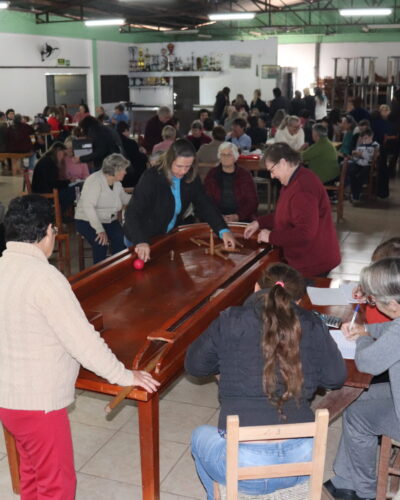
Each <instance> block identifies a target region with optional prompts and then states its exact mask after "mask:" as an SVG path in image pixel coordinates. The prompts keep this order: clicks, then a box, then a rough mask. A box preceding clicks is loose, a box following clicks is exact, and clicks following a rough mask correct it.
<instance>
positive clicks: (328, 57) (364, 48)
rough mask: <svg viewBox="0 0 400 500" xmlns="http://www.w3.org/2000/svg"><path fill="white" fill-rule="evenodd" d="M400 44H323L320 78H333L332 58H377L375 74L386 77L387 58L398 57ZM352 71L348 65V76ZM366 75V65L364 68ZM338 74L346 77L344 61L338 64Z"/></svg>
mask: <svg viewBox="0 0 400 500" xmlns="http://www.w3.org/2000/svg"><path fill="white" fill-rule="evenodd" d="M399 53H400V42H378V43H324V44H322V47H321V70H320V74H321V76H322V77H325V76H333V69H334V66H333V59H332V58H333V57H341V58H345V57H359V56H370V57H377V58H378V59H376V61H375V72H376V73H378V75H380V76H384V77H386V75H387V57H388V56H395V55H397V56H398V55H399ZM352 71H353V69H352V64H350V75H352V74H353V73H352ZM366 72H367V74H368V65H367V66H366ZM338 74H339V75H340V76H345V75H346V61H344V59H342V60H340V61H339V62H338Z"/></svg>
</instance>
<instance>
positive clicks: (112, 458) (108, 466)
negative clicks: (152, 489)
mask: <svg viewBox="0 0 400 500" xmlns="http://www.w3.org/2000/svg"><path fill="white" fill-rule="evenodd" d="M187 448H188V447H187V445H184V444H180V443H174V442H172V441H161V444H160V476H161V480H162V479H164V478H165V477H166V475H167V474H168V472H169V471H170V470H171V469H172V468H173V467H174V465H175V464H176V462H177V461H178V460H179V458H180V457H181V456H182V454H183V453H184V452H185V451H186V450H187ZM81 472H84V473H87V474H91V475H94V476H99V477H103V478H105V479H114V480H117V481H121V482H123V483H129V484H136V485H140V484H141V475H140V449H139V437H138V436H137V435H133V434H128V433H127V432H121V431H120V432H118V433H117V434H115V436H113V438H112V439H111V440H110V441H109V442H108V443H107V444H106V445H105V446H103V448H102V449H101V450H100V451H99V452H98V453H96V455H94V457H93V458H91V459H90V460H89V462H88V463H87V464H86V465H85V466H84V467H83V468H82V469H81Z"/></svg>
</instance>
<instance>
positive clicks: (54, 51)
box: [40, 41, 60, 62]
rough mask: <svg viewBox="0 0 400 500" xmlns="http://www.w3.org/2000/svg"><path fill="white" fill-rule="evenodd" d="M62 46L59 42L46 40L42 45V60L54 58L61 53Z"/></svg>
mask: <svg viewBox="0 0 400 500" xmlns="http://www.w3.org/2000/svg"><path fill="white" fill-rule="evenodd" d="M59 51H60V47H59V45H58V43H57V42H53V41H52V42H45V43H44V44H43V45H42V46H41V47H40V57H41V58H42V62H43V61H45V60H46V59H54V58H55V57H57V55H58V54H59Z"/></svg>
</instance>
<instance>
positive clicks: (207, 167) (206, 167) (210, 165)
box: [197, 162, 218, 182]
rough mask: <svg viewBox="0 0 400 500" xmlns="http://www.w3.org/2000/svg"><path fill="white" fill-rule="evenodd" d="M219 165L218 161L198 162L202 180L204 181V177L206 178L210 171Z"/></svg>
mask: <svg viewBox="0 0 400 500" xmlns="http://www.w3.org/2000/svg"><path fill="white" fill-rule="evenodd" d="M217 165H218V162H215V163H212V162H211V163H205V162H201V163H200V162H199V163H198V164H197V168H198V169H199V177H200V180H201V182H204V179H205V178H206V176H207V174H208V172H209V171H210V170H211V169H212V168H214V167H216V166H217Z"/></svg>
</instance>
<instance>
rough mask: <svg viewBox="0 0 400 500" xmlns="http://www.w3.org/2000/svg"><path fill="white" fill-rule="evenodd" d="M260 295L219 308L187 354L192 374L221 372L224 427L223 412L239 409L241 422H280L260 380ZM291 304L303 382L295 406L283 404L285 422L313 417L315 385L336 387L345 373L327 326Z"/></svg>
mask: <svg viewBox="0 0 400 500" xmlns="http://www.w3.org/2000/svg"><path fill="white" fill-rule="evenodd" d="M261 295H262V293H261V294H260V293H258V294H253V295H252V296H251V297H250V300H249V299H248V300H247V301H246V303H245V305H244V306H242V307H231V308H229V309H227V310H225V311H223V312H222V313H221V314H220V316H219V317H218V318H217V319H216V320H215V321H213V323H211V325H210V326H209V327H208V329H207V330H206V331H205V332H204V333H203V334H202V335H201V336H200V337H199V338H198V339H197V340H195V342H193V344H192V345H191V346H190V347H189V350H188V352H187V354H186V359H185V369H186V371H187V372H188V373H190V374H191V375H194V376H197V377H201V376H206V375H211V374H220V375H221V377H220V380H219V398H220V403H221V412H220V415H219V423H218V426H219V428H220V429H225V428H226V417H227V415H239V418H240V424H241V425H243V426H251V425H274V424H279V423H282V422H281V421H280V419H279V414H278V411H277V410H276V408H275V407H274V406H273V405H272V404H271V403H270V402H269V400H268V398H267V397H266V396H265V393H264V390H263V384H262V374H263V368H264V363H263V358H262V353H261V346H260V341H261V332H262V319H261V299H262V297H261ZM293 307H294V309H295V312H296V314H297V316H298V318H299V320H300V323H301V328H302V337H301V341H300V355H301V362H302V368H303V375H304V384H303V391H302V396H301V398H300V404H299V406H297V404H296V402H295V401H294V400H293V399H292V400H289V401H288V402H287V403H285V404H284V405H283V413H284V415H285V416H286V417H287V419H286V420H285V422H284V423H297V422H308V421H312V420H313V419H314V415H313V412H312V411H311V409H310V403H309V400H310V398H311V397H312V396H313V394H314V393H315V391H316V389H317V388H318V387H326V388H329V389H335V388H338V387H340V386H342V385H343V383H344V381H345V379H346V366H345V363H344V361H343V358H342V355H341V354H340V352H339V350H338V348H337V346H336V343H335V341H334V340H333V339H332V337H331V336H330V334H329V331H328V329H327V327H326V326H325V325H324V324H323V323H322V321H321V320H320V319H319V318H318V317H317V316H316V315H315V314H314V313H313V312H311V311H306V310H305V309H302V308H301V307H298V306H297V305H295V304H294V305H293ZM278 380H279V375H278ZM278 384H279V382H278ZM278 391H279V392H281V393H282V391H283V387H282V385H280V386H279V385H278Z"/></svg>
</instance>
